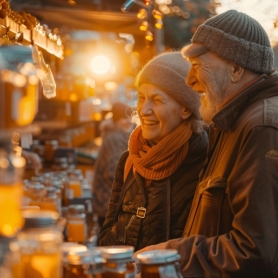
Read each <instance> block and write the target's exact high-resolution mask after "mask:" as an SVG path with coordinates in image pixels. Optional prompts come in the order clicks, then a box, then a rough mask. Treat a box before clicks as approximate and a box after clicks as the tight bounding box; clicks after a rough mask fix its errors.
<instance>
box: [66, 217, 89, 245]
mask: <svg viewBox="0 0 278 278" xmlns="http://www.w3.org/2000/svg"><path fill="white" fill-rule="evenodd" d="M85 228H86V227H85V225H84V223H82V222H77V221H71V222H68V225H67V229H68V241H70V242H83V241H85V239H86V237H85Z"/></svg>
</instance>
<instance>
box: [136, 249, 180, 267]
mask: <svg viewBox="0 0 278 278" xmlns="http://www.w3.org/2000/svg"><path fill="white" fill-rule="evenodd" d="M179 258H180V255H179V254H178V251H177V250H174V249H166V250H151V251H146V252H142V253H140V254H138V255H137V256H136V259H137V260H138V261H139V262H140V263H142V264H161V263H170V262H174V261H177V260H179Z"/></svg>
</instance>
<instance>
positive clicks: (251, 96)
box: [212, 71, 278, 131]
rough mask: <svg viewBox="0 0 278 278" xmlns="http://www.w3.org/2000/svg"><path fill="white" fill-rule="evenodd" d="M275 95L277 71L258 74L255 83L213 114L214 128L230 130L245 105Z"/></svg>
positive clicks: (277, 86) (277, 93) (277, 84)
mask: <svg viewBox="0 0 278 278" xmlns="http://www.w3.org/2000/svg"><path fill="white" fill-rule="evenodd" d="M275 95H278V72H277V71H275V72H273V73H272V74H271V75H270V76H267V75H265V74H263V75H261V76H259V78H258V80H256V82H255V84H253V83H252V84H251V85H250V86H248V88H246V89H243V91H242V92H240V93H238V94H236V97H235V98H233V99H232V100H231V101H230V102H229V103H227V104H226V105H225V106H224V107H222V109H221V110H220V111H219V112H218V113H217V114H215V116H214V117H213V119H212V121H213V125H214V128H216V129H221V130H223V131H228V130H230V129H231V127H232V125H233V124H234V122H235V121H236V120H237V119H238V117H239V116H240V115H241V114H242V112H243V111H244V110H245V109H246V107H247V106H249V105H250V104H252V103H254V102H255V101H258V100H261V99H265V98H269V97H271V96H275Z"/></svg>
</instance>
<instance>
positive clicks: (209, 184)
mask: <svg viewBox="0 0 278 278" xmlns="http://www.w3.org/2000/svg"><path fill="white" fill-rule="evenodd" d="M226 192H227V179H225V178H222V177H213V178H210V177H209V178H207V179H206V180H204V181H202V182H201V183H200V184H199V186H198V194H199V204H198V207H197V211H196V215H195V220H194V224H193V227H192V230H191V234H196V233H197V234H202V235H206V236H216V235H218V234H219V233H222V232H223V231H224V230H226V229H228V228H230V226H231V218H232V217H231V213H230V208H229V204H228V199H227V193H226ZM225 217H226V220H225V219H224V218H225ZM223 220H224V222H223Z"/></svg>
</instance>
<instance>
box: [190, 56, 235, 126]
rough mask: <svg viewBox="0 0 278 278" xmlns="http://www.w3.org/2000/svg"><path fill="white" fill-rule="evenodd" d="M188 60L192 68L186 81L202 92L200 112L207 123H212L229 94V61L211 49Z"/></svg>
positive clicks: (198, 91) (199, 92)
mask: <svg viewBox="0 0 278 278" xmlns="http://www.w3.org/2000/svg"><path fill="white" fill-rule="evenodd" d="M188 60H189V61H190V63H191V69H190V71H189V73H188V75H187V78H186V83H187V85H188V86H190V87H192V88H193V89H194V90H195V91H196V92H197V93H198V94H201V106H200V114H201V116H202V118H203V120H204V121H205V122H206V123H210V122H211V121H212V118H213V116H214V115H215V114H216V113H217V112H218V111H219V108H220V107H221V104H222V103H223V102H224V101H225V99H227V97H228V96H229V85H230V75H229V70H230V67H229V61H227V60H224V59H223V58H221V57H219V56H218V55H216V54H214V53H213V52H211V51H208V52H206V53H204V54H202V55H200V56H196V57H192V58H188Z"/></svg>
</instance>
